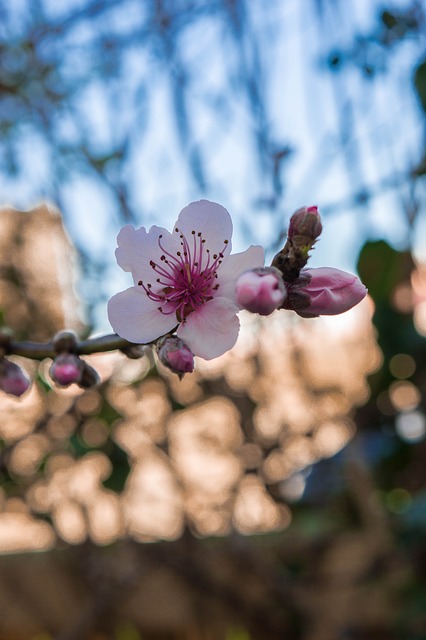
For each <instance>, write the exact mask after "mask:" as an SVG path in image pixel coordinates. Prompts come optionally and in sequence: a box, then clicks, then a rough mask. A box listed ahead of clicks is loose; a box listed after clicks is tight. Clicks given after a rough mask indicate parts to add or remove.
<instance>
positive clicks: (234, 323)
mask: <svg viewBox="0 0 426 640" xmlns="http://www.w3.org/2000/svg"><path fill="white" fill-rule="evenodd" d="M237 311H238V307H237V306H236V305H235V304H233V303H232V302H230V300H227V299H226V298H214V299H213V300H209V302H206V304H204V305H202V306H201V307H199V308H198V309H197V310H196V311H194V312H193V313H191V314H190V315H189V316H188V317H187V319H186V322H185V324H181V325H180V326H179V328H178V330H177V335H178V336H179V338H181V339H182V340H183V341H184V342H185V343H186V344H187V345H188V347H189V348H190V349H191V351H192V353H193V354H194V355H196V356H200V357H201V358H204V359H205V360H212V359H213V358H217V357H218V356H221V355H222V354H223V353H225V352H226V351H229V349H232V347H233V346H234V344H235V343H236V341H237V338H238V332H239V330H240V321H239V319H238V316H237Z"/></svg>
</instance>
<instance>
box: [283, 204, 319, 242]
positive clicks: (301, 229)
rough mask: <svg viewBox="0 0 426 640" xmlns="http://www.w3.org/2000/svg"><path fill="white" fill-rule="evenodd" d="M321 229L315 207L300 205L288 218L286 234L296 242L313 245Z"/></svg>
mask: <svg viewBox="0 0 426 640" xmlns="http://www.w3.org/2000/svg"><path fill="white" fill-rule="evenodd" d="M321 231H322V224H321V217H320V214H319V213H318V208H317V207H301V208H300V209H297V211H295V212H294V213H293V215H292V216H291V218H290V225H289V227H288V232H287V235H288V237H289V239H290V240H292V241H293V242H294V243H296V244H301V245H311V246H312V245H313V244H314V243H315V240H316V239H317V238H318V237H319V236H320V234H321Z"/></svg>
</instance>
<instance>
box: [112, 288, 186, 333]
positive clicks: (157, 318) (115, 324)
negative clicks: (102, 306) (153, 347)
mask: <svg viewBox="0 0 426 640" xmlns="http://www.w3.org/2000/svg"><path fill="white" fill-rule="evenodd" d="M108 319H109V321H110V323H111V326H112V328H113V329H114V331H115V333H117V334H118V335H119V336H120V337H121V338H124V339H125V340H128V341H129V342H136V343H137V344H145V343H147V342H151V341H152V340H155V339H156V338H159V337H160V336H162V335H164V334H165V333H168V332H169V331H171V330H172V329H173V328H174V327H175V326H176V325H177V320H176V316H175V315H174V314H171V315H164V314H163V313H161V311H159V310H158V304H157V303H155V302H153V301H152V300H150V299H149V298H148V297H147V296H146V295H145V294H144V293H143V291H141V290H140V289H137V288H136V287H130V289H126V290H125V291H121V292H120V293H117V294H116V295H115V296H113V297H112V298H111V300H110V301H109V302H108Z"/></svg>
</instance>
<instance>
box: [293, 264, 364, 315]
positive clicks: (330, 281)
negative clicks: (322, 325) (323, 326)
mask: <svg viewBox="0 0 426 640" xmlns="http://www.w3.org/2000/svg"><path fill="white" fill-rule="evenodd" d="M366 295H367V288H366V287H365V286H364V285H363V284H362V282H361V281H360V279H359V278H358V277H357V276H355V275H354V274H352V273H347V272H346V271H341V270H340V269H334V268H332V267H321V268H317V269H302V271H301V272H300V284H296V285H294V286H293V287H291V288H290V289H289V296H288V301H287V303H286V308H292V309H293V310H294V311H296V312H297V313H298V314H299V315H301V316H306V317H312V316H334V315H338V314H339V313H344V312H345V311H348V310H349V309H351V308H352V307H354V306H355V305H356V304H358V303H359V302H361V300H362V299H363V298H364V297H365V296H366Z"/></svg>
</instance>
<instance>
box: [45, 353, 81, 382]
mask: <svg viewBox="0 0 426 640" xmlns="http://www.w3.org/2000/svg"><path fill="white" fill-rule="evenodd" d="M49 373H50V375H51V377H52V380H53V381H54V382H56V383H57V384H59V385H60V386H61V387H68V386H69V385H70V384H73V383H74V382H75V383H77V384H78V383H79V382H80V381H81V378H82V375H83V362H82V361H81V360H80V358H79V357H78V356H77V355H75V354H74V353H62V354H60V355H58V356H56V358H55V359H54V361H53V362H52V365H51V367H50V371H49Z"/></svg>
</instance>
